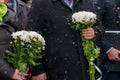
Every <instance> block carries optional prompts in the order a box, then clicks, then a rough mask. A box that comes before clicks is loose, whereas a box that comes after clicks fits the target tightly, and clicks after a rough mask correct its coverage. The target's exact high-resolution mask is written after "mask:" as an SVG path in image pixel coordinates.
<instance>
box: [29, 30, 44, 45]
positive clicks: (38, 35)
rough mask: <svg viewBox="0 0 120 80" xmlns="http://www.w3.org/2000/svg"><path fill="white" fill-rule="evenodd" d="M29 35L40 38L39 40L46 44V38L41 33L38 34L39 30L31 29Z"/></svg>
mask: <svg viewBox="0 0 120 80" xmlns="http://www.w3.org/2000/svg"><path fill="white" fill-rule="evenodd" d="M29 36H30V37H31V38H38V40H39V41H41V42H42V44H43V45H45V40H44V38H43V37H42V36H41V35H40V34H38V33H37V32H34V31H30V32H29Z"/></svg>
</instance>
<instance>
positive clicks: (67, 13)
mask: <svg viewBox="0 0 120 80" xmlns="http://www.w3.org/2000/svg"><path fill="white" fill-rule="evenodd" d="M92 5H93V4H92V0H73V6H71V7H69V6H68V5H67V4H66V3H65V1H64V0H33V2H32V6H31V9H30V12H29V15H28V20H29V21H28V26H27V28H26V29H27V30H34V31H37V32H39V33H40V34H42V35H43V36H44V38H45V41H46V49H45V51H43V53H45V54H44V56H43V59H42V60H38V62H41V64H40V65H39V66H36V67H33V69H32V75H33V77H32V80H46V78H47V80H90V79H89V72H88V63H87V61H86V59H85V57H84V56H83V49H82V40H81V37H80V34H79V31H75V30H73V29H71V28H70V26H72V21H71V16H72V14H73V13H74V12H78V11H92V12H93V6H92ZM98 24H99V23H97V24H96V26H94V28H89V29H86V30H89V31H90V32H89V33H88V32H86V30H85V32H86V33H87V34H83V36H84V37H85V38H86V39H93V38H94V39H95V40H97V39H99V38H100V37H101V36H102V33H103V31H104V30H103V29H102V26H101V25H98ZM95 33H96V34H95ZM88 34H89V35H88ZM46 75H47V77H46Z"/></svg>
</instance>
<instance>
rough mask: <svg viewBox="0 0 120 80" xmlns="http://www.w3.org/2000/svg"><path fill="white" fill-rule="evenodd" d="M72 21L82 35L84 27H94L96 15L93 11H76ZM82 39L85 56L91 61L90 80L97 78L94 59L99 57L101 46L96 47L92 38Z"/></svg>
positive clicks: (74, 27)
mask: <svg viewBox="0 0 120 80" xmlns="http://www.w3.org/2000/svg"><path fill="white" fill-rule="evenodd" d="M72 22H73V23H74V25H73V26H72V28H73V29H75V30H79V31H80V35H81V34H82V33H81V30H82V29H84V28H89V27H93V25H94V24H95V23H96V15H95V14H94V13H92V12H86V11H80V12H76V13H74V14H73V15H72ZM81 36H82V35H81ZM82 41H83V42H82V46H83V50H84V56H85V57H86V59H87V60H88V63H89V73H90V80H95V64H94V61H95V59H96V58H98V57H99V54H100V48H95V47H94V42H93V41H92V40H86V39H85V38H84V37H82Z"/></svg>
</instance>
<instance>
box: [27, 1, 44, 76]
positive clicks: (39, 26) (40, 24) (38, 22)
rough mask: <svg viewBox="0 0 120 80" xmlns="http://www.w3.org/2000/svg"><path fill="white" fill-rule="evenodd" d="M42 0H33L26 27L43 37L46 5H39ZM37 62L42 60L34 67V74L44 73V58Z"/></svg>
mask: <svg viewBox="0 0 120 80" xmlns="http://www.w3.org/2000/svg"><path fill="white" fill-rule="evenodd" d="M41 1H42V0H33V2H32V5H31V8H30V12H29V14H28V24H27V27H26V30H28V31H36V32H38V33H40V34H41V35H42V36H43V37H44V35H43V28H44V21H45V20H44V13H43V10H44V6H43V5H39V3H40V2H41ZM37 62H40V63H41V64H40V65H38V66H34V67H32V75H33V76H35V75H39V74H42V73H44V72H45V71H44V67H43V64H42V60H40V59H38V60H37Z"/></svg>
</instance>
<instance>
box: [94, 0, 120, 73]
mask: <svg viewBox="0 0 120 80" xmlns="http://www.w3.org/2000/svg"><path fill="white" fill-rule="evenodd" d="M94 8H95V11H96V13H97V15H98V16H99V17H100V19H101V22H102V24H103V25H104V28H105V30H111V31H120V0H94ZM119 42H120V38H119V35H118V34H113V35H112V36H109V35H108V34H105V37H103V38H102V40H101V41H100V46H101V53H102V55H101V57H100V59H98V66H99V67H100V68H101V69H104V70H108V71H120V62H117V61H110V60H108V58H107V55H106V52H107V51H108V50H109V49H110V48H111V47H114V48H117V49H120V46H119V44H120V43H119Z"/></svg>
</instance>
